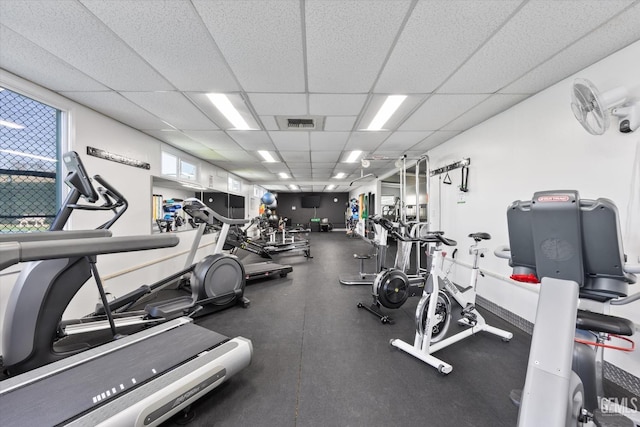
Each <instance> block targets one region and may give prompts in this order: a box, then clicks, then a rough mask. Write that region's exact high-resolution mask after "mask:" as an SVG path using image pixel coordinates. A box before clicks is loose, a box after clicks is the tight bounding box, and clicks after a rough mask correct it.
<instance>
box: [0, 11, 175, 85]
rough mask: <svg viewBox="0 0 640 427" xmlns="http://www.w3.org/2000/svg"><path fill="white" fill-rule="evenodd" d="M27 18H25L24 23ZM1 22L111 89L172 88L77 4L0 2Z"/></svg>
mask: <svg viewBox="0 0 640 427" xmlns="http://www.w3.org/2000/svg"><path fill="white" fill-rule="evenodd" d="M27 16H28V19H24V17H27ZM0 23H2V24H4V25H6V26H7V27H8V28H10V29H12V30H13V31H15V32H16V33H18V34H21V35H22V36H24V37H25V38H27V39H29V40H30V41H32V42H33V43H36V44H38V45H39V46H41V47H43V48H44V49H46V50H47V51H49V52H51V53H52V54H53V55H55V56H57V57H59V58H61V59H62V60H63V61H65V62H67V63H68V64H70V65H71V66H73V67H75V68H77V69H78V70H80V71H82V72H83V73H85V74H87V75H89V76H92V77H93V78H94V79H95V80H97V81H98V82H100V83H102V84H104V85H105V86H108V87H109V88H111V89H114V90H171V89H173V87H172V86H171V84H169V82H167V81H166V80H165V79H164V78H163V77H162V76H161V75H160V74H158V73H157V72H156V71H155V70H154V69H153V68H151V66H150V65H149V64H147V63H146V62H145V61H144V60H143V59H142V58H140V57H139V56H138V55H136V54H135V53H134V52H133V51H132V50H131V48H130V47H129V46H127V45H126V44H125V43H124V42H123V41H122V40H121V39H119V38H118V37H116V35H115V34H114V33H113V32H111V30H110V29H108V28H107V27H106V26H105V25H104V24H103V23H102V22H101V21H99V20H98V19H97V18H96V17H95V16H93V15H92V14H91V13H90V12H89V11H88V10H87V9H85V8H84V6H82V5H81V4H80V3H78V2H76V1H70V0H58V1H48V0H32V1H11V2H2V13H0ZM60 29H64V31H61V30H60ZM90 52H93V53H98V52H99V54H90ZM114 64H126V67H116V66H114Z"/></svg>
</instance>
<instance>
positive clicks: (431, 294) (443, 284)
mask: <svg viewBox="0 0 640 427" xmlns="http://www.w3.org/2000/svg"><path fill="white" fill-rule="evenodd" d="M469 237H471V238H473V239H474V241H475V245H474V246H472V247H471V249H470V251H471V254H473V255H474V262H473V269H472V270H471V284H470V286H469V287H468V288H467V289H465V290H464V291H460V290H459V289H458V288H457V287H456V286H455V285H454V284H453V283H452V282H451V281H450V280H449V278H448V277H447V275H446V273H444V271H443V264H444V257H445V256H446V253H445V252H444V251H443V250H442V245H446V246H455V245H456V244H457V242H456V241H455V240H452V239H447V238H445V237H444V236H443V235H442V233H441V232H427V233H426V234H425V235H423V236H421V240H422V241H425V242H429V243H434V247H433V252H432V261H431V270H430V273H429V276H428V278H427V283H426V285H425V287H424V290H423V294H422V298H420V301H419V302H418V306H417V308H416V314H415V319H414V320H415V329H416V332H415V338H414V342H413V345H412V344H409V343H407V342H405V341H402V340H400V339H391V340H390V341H389V344H391V345H392V346H393V347H396V348H399V349H400V350H402V351H405V352H407V353H409V354H410V355H412V356H414V357H416V358H418V359H420V360H422V361H423V362H425V363H426V364H428V365H430V366H432V367H434V368H436V369H437V370H438V372H440V373H441V374H449V373H450V372H451V371H452V370H453V366H451V365H450V364H448V363H446V362H445V361H443V360H441V359H438V358H437V357H435V356H433V353H435V352H436V351H438V350H441V349H442V348H444V347H448V346H450V345H451V344H453V343H456V342H458V341H461V340H463V339H465V338H468V337H470V336H472V335H474V334H476V333H478V332H482V331H485V332H489V333H490V334H493V335H497V336H499V337H501V338H502V340H503V341H505V342H508V341H510V340H511V338H513V334H512V333H511V332H508V331H504V330H502V329H498V328H496V327H494V326H490V325H488V324H487V322H486V321H485V319H484V317H483V316H482V315H481V314H480V313H479V312H478V310H477V309H476V306H475V296H476V293H475V286H476V283H477V280H478V274H479V271H480V270H479V268H478V258H479V257H481V256H482V255H483V253H484V250H483V249H480V248H478V247H477V245H478V243H479V242H480V241H482V240H486V239H489V238H490V236H489V235H488V234H487V233H472V234H470V235H469ZM451 299H453V300H454V301H455V302H456V303H458V304H459V305H460V307H461V308H462V312H461V315H462V317H461V318H460V319H459V320H458V324H459V325H461V326H465V327H467V328H466V329H464V330H462V331H460V332H458V333H456V334H454V335H451V336H449V337H446V338H445V335H446V333H447V331H448V329H449V325H450V323H451V318H452V315H453V313H452V308H451Z"/></svg>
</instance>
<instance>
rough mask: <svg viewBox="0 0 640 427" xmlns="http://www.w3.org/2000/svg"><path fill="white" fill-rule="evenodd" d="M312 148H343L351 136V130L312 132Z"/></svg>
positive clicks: (333, 149)
mask: <svg viewBox="0 0 640 427" xmlns="http://www.w3.org/2000/svg"><path fill="white" fill-rule="evenodd" d="M309 137H310V139H311V149H312V150H314V151H335V150H342V149H343V148H344V146H345V144H346V143H347V139H348V138H349V132H326V131H325V132H311V133H310V135H309Z"/></svg>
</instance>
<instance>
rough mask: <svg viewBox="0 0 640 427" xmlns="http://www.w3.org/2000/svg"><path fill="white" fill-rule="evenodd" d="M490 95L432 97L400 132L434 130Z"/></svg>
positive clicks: (408, 120)
mask: <svg viewBox="0 0 640 427" xmlns="http://www.w3.org/2000/svg"><path fill="white" fill-rule="evenodd" d="M489 96H490V95H432V96H431V97H430V98H429V99H427V100H426V101H425V103H424V104H422V106H420V108H418V109H417V110H416V112H415V113H413V115H411V117H409V118H408V119H407V120H406V121H405V122H404V123H403V124H402V125H401V126H400V128H399V129H400V130H403V131H404V130H407V131H409V130H436V129H440V128H441V127H442V126H443V125H445V124H446V123H449V122H450V121H451V120H453V119H455V118H457V117H458V116H459V115H461V114H462V113H464V112H465V111H467V110H468V109H470V108H471V107H473V106H474V105H477V104H479V103H480V102H482V101H483V100H485V99H486V98H488V97H489Z"/></svg>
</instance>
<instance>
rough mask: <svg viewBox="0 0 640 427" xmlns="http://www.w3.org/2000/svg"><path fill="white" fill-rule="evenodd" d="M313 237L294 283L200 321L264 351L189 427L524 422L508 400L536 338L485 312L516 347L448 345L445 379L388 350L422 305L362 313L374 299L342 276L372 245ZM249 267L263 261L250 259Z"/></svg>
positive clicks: (264, 286)
mask: <svg viewBox="0 0 640 427" xmlns="http://www.w3.org/2000/svg"><path fill="white" fill-rule="evenodd" d="M310 239H311V244H312V253H313V255H314V258H313V259H310V260H307V259H305V258H303V257H287V258H286V263H287V264H290V265H292V266H293V271H292V272H291V273H289V275H288V277H286V278H283V279H280V278H278V279H271V280H265V281H257V282H255V284H254V285H252V286H250V287H247V289H246V292H245V295H246V296H247V297H248V298H249V299H250V300H251V305H250V307H249V308H247V309H242V308H240V307H236V308H231V309H229V310H225V311H223V312H220V313H216V314H213V315H211V316H208V317H204V318H201V319H199V320H198V323H199V324H200V325H203V326H205V327H208V328H211V329H213V330H216V331H218V332H220V333H223V334H225V335H228V336H236V335H242V336H244V337H247V338H249V339H251V340H252V342H253V346H254V354H253V360H252V363H251V365H250V366H249V367H248V368H247V369H245V370H243V371H242V372H240V373H239V374H237V375H236V376H234V377H233V378H232V379H231V380H230V381H229V382H228V383H226V384H224V385H223V386H221V387H219V388H218V389H216V390H214V391H213V392H211V393H210V394H209V395H208V396H207V397H205V398H203V399H201V400H200V401H198V402H196V404H195V405H194V406H193V407H194V411H195V413H196V414H195V415H196V417H195V419H194V420H193V421H192V422H191V423H190V424H189V425H192V426H212V425H215V426H277V427H285V426H425V425H428V426H491V427H495V426H513V425H515V424H516V420H517V409H516V408H515V407H513V406H512V405H511V403H510V401H509V398H508V395H509V391H510V390H511V389H512V388H518V387H521V386H522V384H523V383H524V377H525V369H526V363H527V357H528V351H529V344H530V337H529V336H528V335H527V334H525V333H524V332H521V331H519V330H518V329H516V328H515V327H513V326H511V325H509V324H508V323H506V322H504V321H502V320H501V319H499V318H497V317H496V316H494V315H492V314H491V313H486V312H484V311H483V312H482V313H483V315H484V316H485V318H486V319H487V322H488V323H489V324H491V325H493V326H496V327H499V328H503V329H507V330H509V331H511V332H513V333H514V338H513V340H512V341H511V342H510V343H504V342H502V341H501V340H500V338H498V337H495V336H493V335H489V334H482V333H480V334H477V335H475V336H473V337H470V338H467V339H465V340H463V341H462V342H459V343H456V344H454V345H452V346H450V347H449V348H446V349H443V350H442V351H440V352H438V353H437V355H438V357H440V358H442V359H444V360H446V361H447V362H449V363H451V364H452V365H453V372H452V373H451V374H449V375H447V376H442V375H440V374H439V373H438V372H437V371H436V370H435V369H433V368H432V367H430V366H427V365H425V364H424V363H422V362H421V361H419V360H417V359H414V358H413V357H412V356H410V355H408V354H406V353H403V352H401V351H400V350H397V349H395V348H393V347H391V346H390V345H389V340H390V339H391V338H401V339H403V340H405V341H408V342H413V320H412V319H413V315H414V310H415V306H416V304H417V301H418V299H417V298H412V299H410V300H409V301H408V302H407V303H406V304H405V305H404V306H403V307H402V308H401V309H399V310H394V311H390V312H389V313H390V314H391V315H392V316H393V317H394V319H395V323H394V324H393V325H382V324H381V323H380V322H379V320H378V319H377V318H375V317H374V316H372V315H371V314H369V313H367V312H365V311H364V310H360V309H358V308H356V304H357V303H358V302H359V301H362V302H366V303H369V302H370V289H369V288H368V287H366V286H343V285H340V284H339V282H338V275H339V274H340V273H357V272H358V269H359V263H358V262H357V260H354V259H353V253H355V252H361V253H363V252H366V251H368V250H369V246H368V244H367V243H365V242H364V241H362V240H360V239H357V238H349V237H346V236H345V234H344V233H343V232H340V231H333V232H331V233H311V235H310ZM391 259H392V257H391ZM246 261H247V262H251V261H259V258H257V257H256V258H253V255H249V256H247V257H246ZM365 266H367V267H369V268H370V267H372V266H373V264H372V263H371V264H369V262H368V263H367V264H365ZM452 326H453V327H457V326H456V325H452ZM166 425H174V423H173V422H167V423H166Z"/></svg>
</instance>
